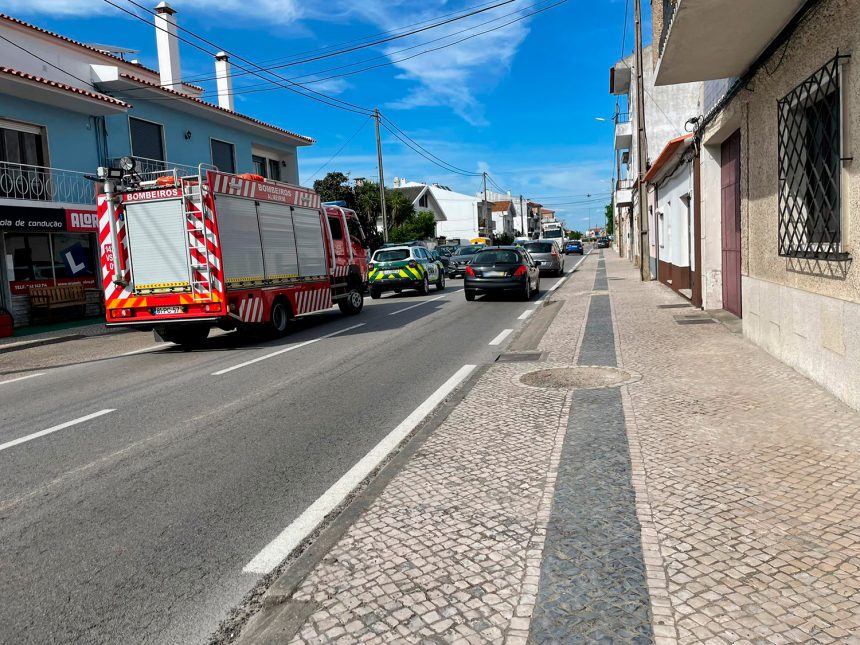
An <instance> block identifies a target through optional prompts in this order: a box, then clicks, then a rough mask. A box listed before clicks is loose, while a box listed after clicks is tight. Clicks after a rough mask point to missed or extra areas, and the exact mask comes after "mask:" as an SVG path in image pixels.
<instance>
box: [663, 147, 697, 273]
mask: <svg viewBox="0 0 860 645" xmlns="http://www.w3.org/2000/svg"><path fill="white" fill-rule="evenodd" d="M692 193H693V177H692V164H691V163H684V164H682V165H681V166H679V167H678V168H677V169H676V170H675V172H674V173H673V174H672V175H671V176H670V177H668V178H666V179H665V180H664V181H663V183H661V184H660V185H659V186H658V187H657V211H658V213H662V214H663V226H662V228H661V226H660V223H659V221H658V224H657V227H656V228H655V229H654V230H655V233H656V235H655V236H654V237H656V238H658V239H659V248H658V251H659V256H658V257H659V258H660V260H661V261H662V262H668V263H669V264H673V265H675V266H676V267H690V268H691V269H692V268H693V267H694V266H695V258H694V257H693V247H692V246H691V245H690V225H691V223H692V202H691V201H689V200H690V199H692V197H693V195H692ZM684 197H687V199H688V201H686V202H685V201H684ZM691 262H692V263H691Z"/></svg>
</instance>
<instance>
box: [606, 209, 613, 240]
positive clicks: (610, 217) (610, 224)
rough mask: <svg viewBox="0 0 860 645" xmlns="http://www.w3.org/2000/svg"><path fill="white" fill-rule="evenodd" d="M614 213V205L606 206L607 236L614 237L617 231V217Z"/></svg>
mask: <svg viewBox="0 0 860 645" xmlns="http://www.w3.org/2000/svg"><path fill="white" fill-rule="evenodd" d="M613 215H614V213H613V212H612V204H607V205H606V234H607V235H612V233H613V231H615V217H614V216H613Z"/></svg>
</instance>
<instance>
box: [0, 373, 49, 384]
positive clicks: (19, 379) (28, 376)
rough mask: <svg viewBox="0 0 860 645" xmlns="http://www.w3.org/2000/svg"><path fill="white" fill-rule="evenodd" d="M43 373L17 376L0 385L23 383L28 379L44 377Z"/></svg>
mask: <svg viewBox="0 0 860 645" xmlns="http://www.w3.org/2000/svg"><path fill="white" fill-rule="evenodd" d="M44 375H45V373H44V372H38V373H37V374H27V376H19V377H18V378H10V379H9V380H8V381H0V385H6V384H7V383H15V382H17V381H24V380H26V379H28V378H36V377H37V376H44Z"/></svg>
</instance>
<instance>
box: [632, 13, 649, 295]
mask: <svg viewBox="0 0 860 645" xmlns="http://www.w3.org/2000/svg"><path fill="white" fill-rule="evenodd" d="M634 9H635V14H636V15H635V20H636V153H637V157H638V160H637V161H638V164H637V166H638V168H637V171H638V178H639V182H638V186H639V218H638V219H639V271H640V278H641V279H642V281H643V282H646V281H648V280H650V279H651V266H650V265H651V245H650V243H649V241H648V188H647V186H646V185H645V181H644V179H645V173H647V172H648V144H647V140H646V138H645V86H644V74H643V72H642V70H643V62H642V7H641V0H634Z"/></svg>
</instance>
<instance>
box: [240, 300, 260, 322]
mask: <svg viewBox="0 0 860 645" xmlns="http://www.w3.org/2000/svg"><path fill="white" fill-rule="evenodd" d="M239 320H241V321H242V322H246V323H258V322H263V299H262V298H245V299H244V300H242V302H241V303H240V304H239Z"/></svg>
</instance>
